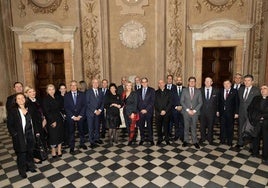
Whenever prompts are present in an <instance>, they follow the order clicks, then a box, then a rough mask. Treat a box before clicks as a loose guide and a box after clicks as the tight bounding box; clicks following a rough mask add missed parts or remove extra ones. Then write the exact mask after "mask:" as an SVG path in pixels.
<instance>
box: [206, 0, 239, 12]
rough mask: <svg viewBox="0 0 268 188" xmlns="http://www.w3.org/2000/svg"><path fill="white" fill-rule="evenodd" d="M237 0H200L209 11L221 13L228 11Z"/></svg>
mask: <svg viewBox="0 0 268 188" xmlns="http://www.w3.org/2000/svg"><path fill="white" fill-rule="evenodd" d="M236 1H237V0H202V2H203V4H204V5H205V6H206V7H207V8H208V9H209V10H210V11H215V12H222V11H225V10H227V9H230V8H231V7H232V6H233V5H234V3H235V2H236Z"/></svg>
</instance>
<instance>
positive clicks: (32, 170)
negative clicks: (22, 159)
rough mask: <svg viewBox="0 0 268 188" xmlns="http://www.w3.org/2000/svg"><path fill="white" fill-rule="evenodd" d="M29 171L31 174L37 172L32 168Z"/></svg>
mask: <svg viewBox="0 0 268 188" xmlns="http://www.w3.org/2000/svg"><path fill="white" fill-rule="evenodd" d="M29 171H30V172H33V173H34V172H37V171H36V170H35V169H34V168H32V169H29Z"/></svg>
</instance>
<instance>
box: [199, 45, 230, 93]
mask: <svg viewBox="0 0 268 188" xmlns="http://www.w3.org/2000/svg"><path fill="white" fill-rule="evenodd" d="M234 54H235V47H205V48H203V57H202V84H204V80H205V78H206V77H211V78H212V80H213V86H214V87H218V88H219V87H222V84H223V81H224V80H225V79H232V75H233V66H234Z"/></svg>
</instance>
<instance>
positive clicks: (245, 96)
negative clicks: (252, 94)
mask: <svg viewBox="0 0 268 188" xmlns="http://www.w3.org/2000/svg"><path fill="white" fill-rule="evenodd" d="M247 98H248V87H247V88H246V93H245V95H244V100H247Z"/></svg>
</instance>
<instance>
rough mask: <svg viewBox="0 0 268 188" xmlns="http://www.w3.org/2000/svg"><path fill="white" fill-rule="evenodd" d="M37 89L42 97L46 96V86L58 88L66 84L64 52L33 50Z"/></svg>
mask: <svg viewBox="0 0 268 188" xmlns="http://www.w3.org/2000/svg"><path fill="white" fill-rule="evenodd" d="M32 58H33V73H34V85H35V89H36V91H37V93H38V95H40V96H44V95H45V94H46V86H47V85H48V84H54V85H55V87H56V90H57V87H58V85H59V84H60V83H65V67H64V50H63V49H51V50H50V49H46V50H32Z"/></svg>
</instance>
